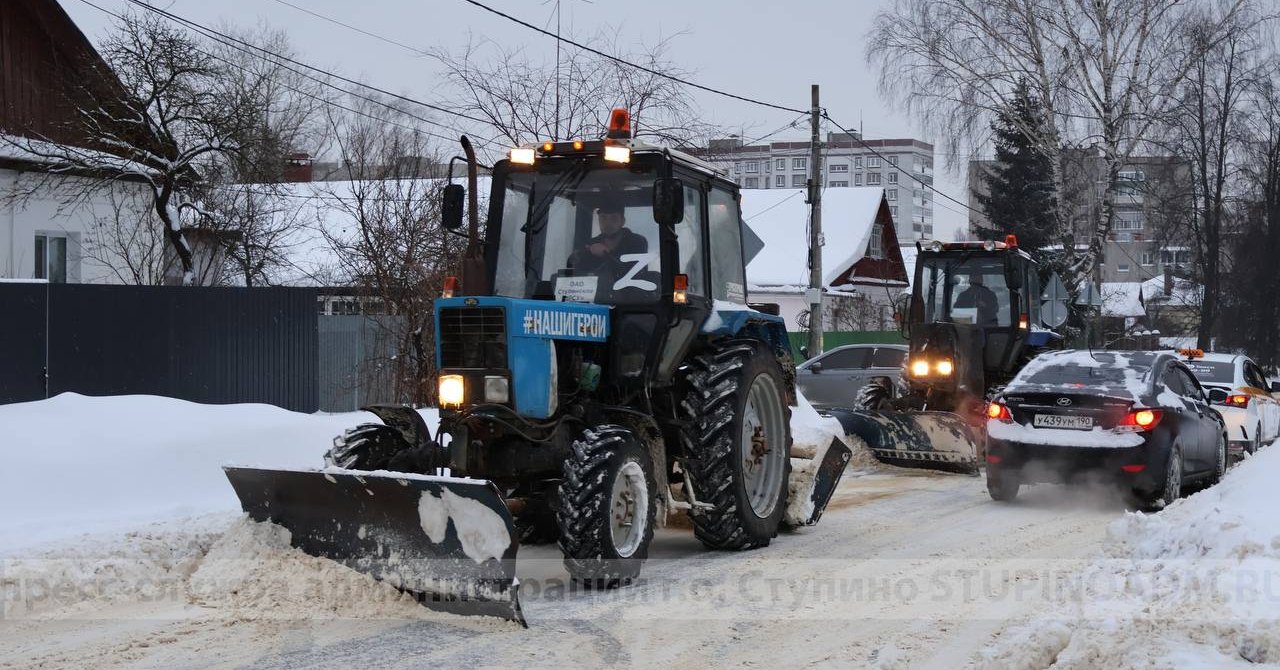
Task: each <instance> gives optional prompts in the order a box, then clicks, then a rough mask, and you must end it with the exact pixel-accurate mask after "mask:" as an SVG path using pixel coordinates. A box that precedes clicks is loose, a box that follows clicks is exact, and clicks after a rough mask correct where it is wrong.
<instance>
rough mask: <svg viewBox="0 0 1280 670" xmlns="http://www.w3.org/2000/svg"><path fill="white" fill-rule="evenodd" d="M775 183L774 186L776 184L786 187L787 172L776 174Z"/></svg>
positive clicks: (779, 186)
mask: <svg viewBox="0 0 1280 670" xmlns="http://www.w3.org/2000/svg"><path fill="white" fill-rule="evenodd" d="M773 185H774V186H776V187H778V188H786V186H787V175H785V174H778V175H774V176H773Z"/></svg>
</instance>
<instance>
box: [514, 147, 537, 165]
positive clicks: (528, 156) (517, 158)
mask: <svg viewBox="0 0 1280 670" xmlns="http://www.w3.org/2000/svg"><path fill="white" fill-rule="evenodd" d="M535 156H536V154H535V152H534V150H533V149H530V148H528V147H516V148H514V149H512V150H511V153H510V154H508V157H509V158H510V160H511V162H512V163H518V164H520V165H533V161H534V158H535Z"/></svg>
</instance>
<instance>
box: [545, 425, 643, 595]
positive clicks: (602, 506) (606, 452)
mask: <svg viewBox="0 0 1280 670" xmlns="http://www.w3.org/2000/svg"><path fill="white" fill-rule="evenodd" d="M656 489H657V487H656V485H655V484H654V479H653V463H652V461H651V459H650V458H649V452H648V450H646V449H644V448H643V447H642V446H641V445H640V442H639V440H637V439H636V436H635V434H633V433H632V432H631V431H630V430H627V429H626V428H623V427H621V426H614V425H602V426H597V427H595V428H590V429H588V430H585V431H583V433H582V437H581V438H579V439H578V440H576V441H574V443H573V446H572V448H571V449H570V454H569V458H568V459H566V460H565V464H564V479H563V480H562V481H561V482H560V489H559V495H560V501H559V505H558V509H557V511H556V520H557V524H558V525H559V527H560V548H561V549H562V550H563V551H564V565H565V568H566V569H567V570H568V571H569V576H570V577H572V578H573V579H574V581H576V582H578V583H580V584H582V585H584V586H587V587H589V588H615V587H617V586H621V585H623V584H626V583H628V582H630V581H631V580H632V579H635V578H636V577H637V576H639V574H640V567H641V564H642V563H643V562H644V559H645V558H646V557H647V556H648V554H649V543H650V542H651V541H652V540H653V524H654V515H655V508H656V506H657V505H656V499H655V498H654V495H655V492H656Z"/></svg>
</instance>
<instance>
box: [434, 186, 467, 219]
mask: <svg viewBox="0 0 1280 670" xmlns="http://www.w3.org/2000/svg"><path fill="white" fill-rule="evenodd" d="M466 200H467V189H466V187H465V186H463V185H462V184H449V185H447V186H445V187H444V193H443V194H441V196H440V225H442V226H444V227H445V228H446V229H447V230H457V229H459V228H461V227H462V210H463V209H464V208H465V205H466Z"/></svg>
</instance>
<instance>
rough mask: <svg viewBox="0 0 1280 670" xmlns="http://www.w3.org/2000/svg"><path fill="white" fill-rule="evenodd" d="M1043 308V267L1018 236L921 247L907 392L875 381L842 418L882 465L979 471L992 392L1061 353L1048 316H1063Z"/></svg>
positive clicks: (908, 329) (909, 323) (908, 321)
mask: <svg viewBox="0 0 1280 670" xmlns="http://www.w3.org/2000/svg"><path fill="white" fill-rule="evenodd" d="M1055 281H1056V279H1055ZM1043 302H1044V300H1043V296H1042V292H1041V276H1040V269H1039V265H1038V264H1037V263H1036V261H1035V260H1034V259H1033V258H1032V257H1031V256H1030V255H1029V254H1027V253H1026V252H1025V251H1023V250H1021V249H1019V248H1018V240H1017V238H1016V237H1014V236H1013V235H1009V236H1007V237H1006V238H1005V239H1004V241H992V240H988V241H985V242H953V243H943V242H933V243H931V244H930V245H929V246H927V247H922V248H920V252H919V256H918V260H917V261H916V270H915V280H914V283H913V285H912V292H911V298H910V302H909V303H908V307H907V309H906V310H905V311H906V314H905V319H904V320H903V327H904V334H905V335H906V337H907V339H908V341H909V354H908V356H907V360H906V365H905V368H906V369H905V371H904V372H905V374H904V375H903V383H902V384H901V386H895V384H893V382H892V381H891V380H890V379H888V378H885V377H880V378H876V379H873V380H871V383H869V384H868V385H867V386H865V387H864V388H863V391H862V392H861V394H860V396H859V411H842V412H837V413H835V414H836V416H837V418H840V419H841V421H842V423H843V424H844V426H845V428H846V429H847V430H848V431H849V432H850V433H853V434H856V435H858V436H860V437H862V438H863V439H864V440H865V441H866V442H867V444H868V445H869V446H870V447H871V449H872V451H873V452H874V453H875V454H876V456H877V457H879V458H880V459H881V460H885V461H889V462H894V463H898V464H903V465H909V466H922V467H940V468H942V469H955V470H962V471H976V470H977V468H978V452H979V448H978V445H979V443H980V442H981V439H982V438H981V434H980V430H975V427H979V426H981V416H982V411H983V409H984V408H985V405H986V399H987V397H988V395H989V394H990V392H991V390H992V389H993V388H997V387H999V386H1001V385H1003V384H1005V383H1007V382H1008V381H1009V380H1010V379H1012V378H1013V376H1014V375H1015V374H1017V372H1018V371H1019V370H1021V369H1022V367H1023V366H1024V365H1025V364H1026V363H1027V361H1029V360H1031V358H1033V357H1034V356H1035V355H1036V354H1037V353H1039V352H1040V351H1043V350H1045V349H1048V348H1052V347H1055V346H1059V345H1060V344H1061V341H1062V338H1061V337H1060V336H1059V335H1058V334H1057V333H1055V332H1053V331H1052V330H1051V328H1056V327H1058V326H1060V325H1062V321H1061V320H1059V319H1058V318H1057V316H1059V314H1050V313H1048V312H1060V311H1061V310H1048V311H1047V312H1044V313H1042V309H1041V308H1042V304H1043ZM1047 316H1053V317H1054V318H1052V319H1050V321H1055V323H1048V322H1046V321H1045V317H1047ZM1046 327H1047V328H1046Z"/></svg>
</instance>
